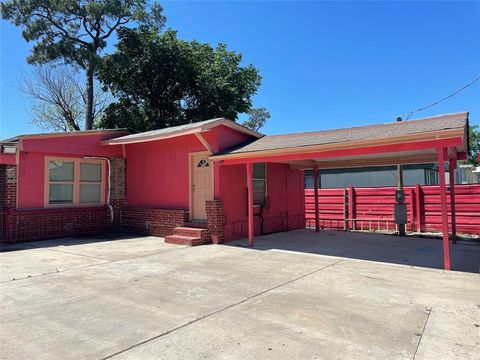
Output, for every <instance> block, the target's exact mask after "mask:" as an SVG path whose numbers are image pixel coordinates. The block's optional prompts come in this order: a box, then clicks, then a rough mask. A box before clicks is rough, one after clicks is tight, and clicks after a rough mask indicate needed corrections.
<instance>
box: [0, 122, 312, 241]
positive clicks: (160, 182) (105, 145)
mask: <svg viewBox="0 0 480 360" xmlns="http://www.w3.org/2000/svg"><path fill="white" fill-rule="evenodd" d="M261 137H263V135H262V134H260V133H257V132H254V131H251V130H249V129H247V128H245V127H242V126H240V125H238V124H236V123H235V122H232V121H229V120H225V119H213V120H208V121H203V122H199V123H194V124H190V125H183V126H177V127H171V128H166V129H161V130H155V131H150V132H145V133H140V134H131V135H128V133H127V132H126V131H124V130H99V131H84V132H72V133H54V134H37V135H25V136H18V137H16V138H13V139H9V140H6V141H3V142H2V148H3V150H2V154H1V158H0V163H1V166H0V196H1V197H0V200H1V201H0V204H2V209H0V211H2V214H3V216H2V217H1V218H2V222H1V224H2V229H0V230H1V232H0V233H1V235H0V236H2V239H3V240H6V241H24V240H32V239H41V238H49V237H59V236H71V235H79V234H91V233H100V232H105V231H135V232H138V233H143V234H151V235H158V236H168V235H170V236H168V237H167V241H169V242H172V243H179V244H193V245H196V244H200V243H204V242H207V241H210V238H213V239H214V241H225V240H226V241H228V240H232V239H237V238H243V237H246V236H247V235H248V227H247V178H246V176H247V175H246V170H245V166H242V165H233V166H227V167H223V166H220V163H219V162H216V163H214V162H213V161H212V160H211V159H209V158H210V156H212V155H213V154H220V153H223V152H224V151H226V150H228V149H232V148H234V147H239V146H241V145H244V144H248V143H251V142H253V141H255V140H257V139H259V138H261ZM253 173H254V174H253V175H254V190H253V197H254V203H255V204H254V205H255V206H254V208H255V210H254V211H255V221H254V226H255V234H264V233H270V232H275V231H285V230H290V229H296V228H301V227H304V224H305V219H304V196H303V195H304V194H303V172H302V171H300V170H296V169H291V168H290V167H289V166H288V164H274V163H269V164H265V163H259V164H256V165H255V167H254V170H253ZM267 174H268V176H267Z"/></svg>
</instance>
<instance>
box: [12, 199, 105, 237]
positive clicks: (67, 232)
mask: <svg viewBox="0 0 480 360" xmlns="http://www.w3.org/2000/svg"><path fill="white" fill-rule="evenodd" d="M7 222H8V225H7V229H8V230H7V232H9V233H10V236H9V238H8V239H7V240H8V241H31V240H40V239H49V238H56V237H57V238H58V237H67V236H76V235H95V234H99V233H102V232H107V231H108V230H109V229H110V215H109V210H108V207H106V206H102V207H84V208H64V209H38V210H15V209H11V210H10V214H9V216H7Z"/></svg>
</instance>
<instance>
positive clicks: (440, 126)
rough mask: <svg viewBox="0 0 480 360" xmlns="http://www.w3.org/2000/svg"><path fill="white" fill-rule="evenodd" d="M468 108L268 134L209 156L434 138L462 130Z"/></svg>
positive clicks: (466, 122) (465, 123) (463, 129)
mask: <svg viewBox="0 0 480 360" xmlns="http://www.w3.org/2000/svg"><path fill="white" fill-rule="evenodd" d="M467 125H468V112H459V113H453V114H446V115H439V116H434V117H429V118H423V119H418V120H409V121H398V122H392V123H387V124H378V125H368V126H358V127H351V128H343V129H334V130H323V131H312V132H303V133H294V134H285V135H270V136H265V137H262V138H261V139H258V140H255V141H251V142H248V143H244V144H242V145H240V146H236V147H234V148H231V149H229V150H226V151H224V152H223V153H222V154H218V155H217V156H212V158H216V157H217V158H227V157H229V155H237V154H238V155H240V154H246V153H253V152H263V151H275V150H282V149H290V148H296V149H298V148H302V147H315V146H322V145H328V144H339V143H349V142H352V143H357V142H363V143H367V146H368V143H369V142H372V141H379V140H382V139H383V140H390V139H394V138H410V137H411V138H412V139H413V138H415V137H418V136H420V135H425V136H426V137H430V138H432V139H433V138H435V136H436V135H437V134H438V133H439V132H448V131H449V130H452V131H455V130H457V132H461V131H463V132H465V131H466V129H467Z"/></svg>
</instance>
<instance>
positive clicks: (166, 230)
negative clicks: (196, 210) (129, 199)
mask: <svg viewBox="0 0 480 360" xmlns="http://www.w3.org/2000/svg"><path fill="white" fill-rule="evenodd" d="M188 215H189V214H188V211H187V210H167V209H154V208H134V207H128V206H127V207H125V208H124V209H123V213H122V225H123V226H122V228H123V229H124V230H126V231H134V232H139V233H142V234H146V235H154V236H167V235H171V234H172V233H173V228H174V227H176V226H182V225H183V224H184V223H185V222H187V221H188Z"/></svg>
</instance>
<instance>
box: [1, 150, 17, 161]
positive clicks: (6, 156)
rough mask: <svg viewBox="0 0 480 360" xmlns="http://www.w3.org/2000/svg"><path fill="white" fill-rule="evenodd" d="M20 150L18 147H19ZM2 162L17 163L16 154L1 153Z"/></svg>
mask: <svg viewBox="0 0 480 360" xmlns="http://www.w3.org/2000/svg"><path fill="white" fill-rule="evenodd" d="M17 151H18V149H17ZM0 164H2V165H15V164H16V156H15V155H14V154H0Z"/></svg>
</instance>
